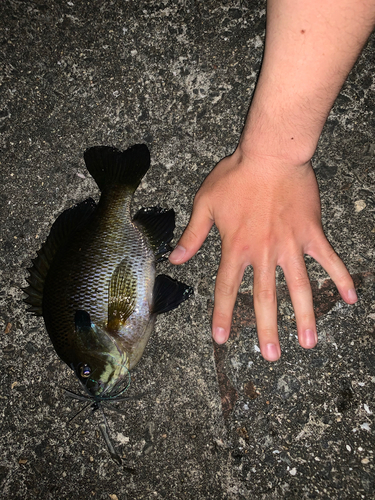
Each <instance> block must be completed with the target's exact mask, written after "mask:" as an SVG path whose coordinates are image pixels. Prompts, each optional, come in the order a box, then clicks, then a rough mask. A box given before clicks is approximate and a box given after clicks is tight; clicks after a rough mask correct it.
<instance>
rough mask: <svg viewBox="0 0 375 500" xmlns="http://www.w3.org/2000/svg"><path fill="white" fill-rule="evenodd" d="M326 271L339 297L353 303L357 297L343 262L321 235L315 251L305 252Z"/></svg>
mask: <svg viewBox="0 0 375 500" xmlns="http://www.w3.org/2000/svg"><path fill="white" fill-rule="evenodd" d="M307 253H308V255H310V256H311V257H313V258H314V259H315V260H316V261H317V262H319V264H320V265H321V266H322V267H323V268H324V269H325V270H326V271H327V273H328V274H329V275H330V277H331V278H332V280H333V281H334V283H335V285H336V287H337V289H338V291H339V293H340V295H341V297H342V298H343V300H345V302H346V303H347V304H355V302H357V300H358V297H357V293H356V291H355V286H354V282H353V279H352V277H351V276H350V274H349V271H348V270H347V269H346V266H345V264H344V263H343V261H342V260H341V259H340V257H339V256H338V255H337V253H336V252H335V251H334V249H333V248H332V246H331V245H330V243H329V242H328V240H327V239H326V237H325V236H324V235H323V237H322V240H321V241H320V242H319V246H318V247H317V248H316V250H315V251H309V252H307Z"/></svg>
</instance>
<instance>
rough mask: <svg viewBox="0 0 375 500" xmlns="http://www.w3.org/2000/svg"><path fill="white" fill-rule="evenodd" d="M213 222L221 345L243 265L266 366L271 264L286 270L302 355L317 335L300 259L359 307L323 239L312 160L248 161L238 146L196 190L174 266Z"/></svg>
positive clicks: (273, 303) (275, 354) (270, 343)
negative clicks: (248, 271) (217, 240)
mask: <svg viewBox="0 0 375 500" xmlns="http://www.w3.org/2000/svg"><path fill="white" fill-rule="evenodd" d="M213 224H216V226H217V228H218V230H219V232H220V236H221V242H222V254H221V260H220V266H219V270H218V273H217V278H216V285H215V304H214V312H213V318H212V334H213V338H214V340H215V341H216V342H217V343H218V344H222V343H224V342H226V341H227V340H228V337H229V333H230V326H231V321H232V314H233V307H234V303H235V300H236V296H237V291H238V289H239V286H240V283H241V281H242V277H243V273H244V270H245V268H246V267H247V266H248V265H251V266H252V267H253V270H254V286H253V293H254V309H255V316H256V324H257V331H258V338H259V345H260V350H261V353H262V355H263V357H264V358H265V359H267V360H269V361H275V360H277V359H278V358H279V357H280V355H281V351H280V344H279V339H278V331H277V300H276V283H275V270H276V266H278V265H279V266H280V267H281V268H282V269H283V271H284V275H285V279H286V282H287V285H288V288H289V292H290V296H291V299H292V304H293V307H294V311H295V317H296V322H297V332H298V339H299V343H300V344H301V346H302V347H304V348H306V349H310V348H312V347H314V346H315V345H316V343H317V333H316V324H315V316H314V310H313V300H312V292H311V287H310V281H309V278H308V275H307V270H306V266H305V261H304V254H308V255H310V256H311V257H313V258H314V259H315V260H317V261H318V262H319V263H320V264H321V265H322V267H323V268H324V269H325V270H326V271H327V272H328V274H329V275H330V276H331V278H332V279H333V281H334V283H335V284H336V286H337V288H338V290H339V292H340V295H341V297H342V298H343V299H344V300H345V302H347V303H349V304H353V303H355V302H356V301H357V295H356V292H355V288H354V283H353V280H352V278H351V277H350V274H349V272H348V271H347V269H346V267H345V265H344V263H343V262H342V261H341V259H340V258H339V257H338V255H337V254H336V253H335V251H334V250H333V248H332V247H331V245H330V244H329V242H328V240H327V239H326V237H325V235H324V233H323V229H322V225H321V215H320V200H319V190H318V185H317V181H316V178H315V174H314V171H313V169H312V166H311V163H310V162H308V163H305V164H303V165H289V164H287V162H285V161H284V162H283V161H279V160H276V159H274V158H269V157H255V156H246V155H245V154H244V153H243V152H242V150H241V147H240V146H239V147H238V148H237V150H236V151H235V153H234V154H233V155H232V156H229V157H227V158H224V159H223V160H221V161H220V162H219V163H218V164H217V165H216V167H215V168H214V169H213V170H212V172H211V173H210V174H209V175H208V177H207V178H206V180H205V181H204V183H203V184H202V186H201V188H200V189H199V191H198V192H197V194H196V196H195V200H194V206H193V211H192V215H191V219H190V222H189V224H188V226H187V227H186V229H185V231H184V233H183V235H182V237H181V238H180V241H179V242H178V245H177V247H176V248H175V250H174V251H173V252H172V253H171V255H170V261H171V262H172V264H182V263H184V262H186V261H187V260H189V259H190V258H191V257H192V256H193V255H194V254H195V253H196V252H197V251H198V250H199V248H200V247H201V245H202V243H203V242H204V240H205V239H206V237H207V235H208V233H209V231H210V229H211V227H212V225H213Z"/></svg>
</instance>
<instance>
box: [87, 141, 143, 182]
mask: <svg viewBox="0 0 375 500" xmlns="http://www.w3.org/2000/svg"><path fill="white" fill-rule="evenodd" d="M84 158H85V162H86V167H87V170H88V171H89V172H90V174H91V175H92V176H93V177H94V179H95V182H96V183H97V185H98V186H99V189H100V190H101V191H103V189H105V188H107V187H111V186H119V185H122V186H128V187H129V188H130V189H131V190H132V191H135V190H136V189H137V187H138V185H139V183H140V182H141V180H142V177H143V176H144V175H145V174H146V172H147V170H148V169H149V168H150V153H149V150H148V148H147V146H146V144H135V145H134V146H131V147H130V148H128V149H127V150H126V151H119V150H118V149H116V148H111V147H109V146H95V147H93V148H89V149H87V150H86V151H85V153H84Z"/></svg>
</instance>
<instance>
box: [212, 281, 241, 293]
mask: <svg viewBox="0 0 375 500" xmlns="http://www.w3.org/2000/svg"><path fill="white" fill-rule="evenodd" d="M215 293H219V294H220V295H222V296H224V297H232V296H233V295H234V294H236V293H237V290H236V287H235V286H234V284H233V283H228V282H227V281H223V280H217V281H216V286H215Z"/></svg>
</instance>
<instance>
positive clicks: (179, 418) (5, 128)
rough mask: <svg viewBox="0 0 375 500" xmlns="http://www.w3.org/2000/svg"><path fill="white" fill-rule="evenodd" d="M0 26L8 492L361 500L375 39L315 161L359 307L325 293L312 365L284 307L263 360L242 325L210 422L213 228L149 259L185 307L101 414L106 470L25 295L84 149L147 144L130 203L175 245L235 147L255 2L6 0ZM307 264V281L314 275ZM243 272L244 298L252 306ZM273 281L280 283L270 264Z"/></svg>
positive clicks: (162, 321) (373, 292) (67, 202)
mask: <svg viewBox="0 0 375 500" xmlns="http://www.w3.org/2000/svg"><path fill="white" fill-rule="evenodd" d="M0 24H1V28H2V29H1V33H0V36H1V48H0V58H1V82H0V83H1V87H0V134H1V135H0V146H1V160H0V161H1V170H0V172H1V184H0V189H1V196H0V224H1V226H0V227H1V229H0V243H1V253H0V259H1V288H0V304H1V310H0V367H1V368H0V375H1V389H2V390H1V393H0V398H1V418H2V420H1V426H2V427H1V437H0V442H1V450H2V453H1V454H0V480H1V486H0V488H1V492H2V493H1V495H2V497H3V498H14V499H33V498H37V499H52V498H53V499H72V498H74V499H89V498H93V499H103V500H104V499H109V498H112V499H115V498H116V496H117V498H118V499H119V500H124V499H128V500H133V499H134V500H138V499H151V498H155V499H157V498H165V499H192V498H194V499H215V500H219V499H220V500H221V499H264V500H268V499H278V498H288V499H303V498H304V499H312V498H319V499H321V498H324V499H357V498H364V499H367V498H374V496H375V473H374V452H375V438H374V414H375V397H374V389H375V354H374V343H375V333H374V323H375V308H374V304H375V285H374V279H373V271H374V267H375V266H374V240H375V225H374V209H375V199H374V185H375V179H374V163H375V157H374V155H375V141H374V129H375V117H374V109H375V98H374V89H375V85H374V78H373V74H374V69H375V62H374V61H375V58H374V54H375V38H374V37H372V38H371V39H370V41H369V43H368V44H367V46H366V48H365V50H364V52H363V54H362V56H361V57H360V59H359V61H358V62H357V64H356V66H355V68H354V69H353V71H352V72H351V74H350V76H349V78H348V81H347V82H346V84H345V85H344V87H343V89H342V92H341V94H340V96H339V98H338V100H337V102H336V104H335V106H334V108H333V110H332V113H331V115H330V117H329V119H328V122H327V124H326V126H325V128H324V131H323V135H322V138H321V140H320V143H319V146H318V149H317V152H316V154H315V157H314V166H315V168H316V173H317V177H318V181H319V185H320V189H321V196H322V209H323V223H324V229H325V231H326V233H327V236H328V238H329V240H330V241H331V243H332V244H333V246H334V247H335V249H336V250H337V251H338V253H339V254H340V255H341V256H342V258H343V259H344V261H345V263H346V264H347V266H348V268H349V270H350V272H352V273H357V274H361V276H364V278H363V280H362V282H361V285H360V290H359V297H360V300H359V302H358V304H356V305H355V306H348V305H346V304H344V303H343V302H342V301H340V300H338V301H337V303H335V305H334V307H332V308H331V309H330V310H329V311H328V312H326V313H324V314H323V315H322V316H321V317H320V318H319V319H318V329H319V340H320V342H319V345H318V347H317V348H316V349H314V350H312V351H308V352H307V351H304V350H303V349H302V348H300V347H299V345H298V342H297V339H296V332H295V325H294V322H293V311H292V308H291V304H290V301H288V298H287V297H284V298H283V299H282V301H281V303H280V304H279V312H280V321H279V327H280V336H281V343H282V349H283V356H282V358H281V360H280V361H278V362H277V363H275V364H269V363H268V362H266V361H264V360H263V359H262V358H261V356H260V353H259V350H258V349H257V339H256V331H255V328H254V325H249V326H248V327H246V326H243V327H242V328H241V329H240V331H239V336H238V338H236V339H232V340H231V341H230V342H229V343H228V345H227V351H226V358H225V367H224V368H225V370H226V373H227V374H228V378H229V380H230V382H231V384H233V387H234V389H235V391H236V392H237V394H238V398H237V401H236V403H235V405H234V407H233V410H232V411H231V413H230V415H229V417H228V418H227V419H224V417H223V413H222V407H221V399H220V394H221V393H220V386H219V382H218V376H217V372H216V365H215V360H214V355H213V346H212V342H211V338H210V316H209V309H208V307H207V301H210V300H212V298H213V289H214V279H215V276H216V272H217V265H218V262H219V256H220V241H219V238H218V233H217V231H216V230H213V231H212V232H211V234H210V236H209V237H208V239H207V241H206V243H205V244H204V245H203V247H202V249H201V250H200V252H199V253H198V255H197V256H196V257H194V258H193V259H192V260H191V262H189V263H187V264H186V265H184V266H182V267H178V268H173V267H172V266H171V265H169V264H168V263H163V264H162V265H161V266H160V269H161V270H162V271H163V272H167V273H168V274H170V275H172V276H173V277H175V278H178V279H181V280H183V281H185V282H186V283H189V284H193V285H194V288H195V295H194V297H193V298H191V299H190V300H189V302H188V303H185V304H183V305H182V306H181V307H180V308H179V309H178V310H176V311H173V312H171V313H168V314H166V315H164V316H162V317H160V318H159V320H158V322H157V325H156V328H155V331H154V333H153V335H152V337H151V340H150V342H149V345H148V347H147V349H146V351H145V354H144V356H143V358H142V360H141V362H140V363H139V365H138V366H137V367H136V369H135V370H134V372H133V373H132V385H131V388H130V390H129V396H134V397H136V399H133V400H129V402H127V403H126V404H125V403H123V404H122V405H121V406H120V409H121V410H122V412H123V413H121V414H120V413H118V412H111V413H110V412H108V413H107V417H108V421H109V426H110V429H111V435H112V438H113V441H114V444H115V446H116V449H117V450H119V451H120V453H121V455H122V456H123V465H122V466H121V467H119V466H118V465H117V464H116V463H115V462H113V461H112V460H111V459H110V457H109V455H108V452H107V450H106V448H105V444H104V442H103V440H102V437H101V436H100V434H99V431H98V425H97V424H98V422H100V415H99V414H93V415H92V416H90V413H89V412H87V413H82V414H81V415H79V416H78V417H77V419H76V420H75V421H74V422H73V423H71V424H69V419H70V418H71V417H72V416H74V415H75V413H76V412H77V411H78V410H79V409H80V408H81V405H79V404H78V403H75V402H73V401H71V400H69V399H67V398H66V396H65V395H64V391H63V389H62V388H63V387H69V388H70V389H72V390H77V389H78V386H77V383H76V381H75V379H74V376H73V375H72V374H71V373H70V370H69V369H68V368H67V367H66V366H65V365H64V364H63V363H62V362H61V361H60V360H59V359H58V358H57V356H56V354H55V352H54V350H53V348H52V346H51V344H50V342H49V339H48V336H47V334H46V332H45V329H44V326H43V322H42V321H41V320H40V319H38V318H33V317H31V316H28V315H26V312H25V307H24V304H23V303H22V292H21V290H20V287H21V286H25V285H26V282H25V276H26V274H27V273H26V268H27V267H28V266H29V265H30V259H31V258H32V257H34V256H35V252H36V251H37V250H38V248H39V247H40V245H41V242H42V241H44V239H45V237H46V236H47V234H48V231H49V228H50V226H51V224H52V222H53V221H54V220H55V218H56V216H57V215H58V214H59V213H60V212H61V211H62V210H64V209H65V208H67V207H69V206H71V205H73V204H74V203H76V202H78V201H80V200H82V199H85V198H87V197H88V196H94V197H97V196H98V191H97V188H96V186H95V183H94V181H93V180H92V179H91V178H90V177H89V176H88V174H87V172H86V171H85V167H84V163H83V156H82V154H83V151H84V150H85V149H86V148H87V147H89V146H92V145H99V144H107V145H113V146H116V147H118V148H126V147H128V146H129V145H131V144H133V143H136V142H145V143H147V144H148V146H149V147H150V150H151V157H152V169H151V170H150V171H149V173H148V174H147V176H146V177H145V179H144V180H143V182H142V184H141V186H140V188H139V189H138V191H137V194H136V197H135V200H134V209H137V208H138V207H139V206H142V205H144V206H152V205H156V204H159V205H161V206H164V207H170V208H172V207H173V208H174V209H175V211H176V224H177V227H176V236H177V237H178V236H179V235H180V234H181V232H182V230H183V228H184V226H185V225H186V223H187V222H188V219H189V214H190V210H191V207H192V202H193V198H194V194H195V192H196V191H197V189H198V187H199V186H200V184H201V182H202V181H203V179H204V178H205V176H206V175H207V174H208V172H209V171H210V170H211V169H212V168H213V166H214V165H215V164H216V162H217V161H219V160H220V159H221V158H222V157H223V156H225V155H227V154H229V153H231V152H232V151H233V150H234V148H235V146H236V143H237V141H238V138H239V135H240V132H241V129H242V126H243V123H244V120H245V117H246V112H247V108H248V105H249V102H250V98H251V95H252V92H253V90H254V85H255V82H256V78H257V75H258V72H259V68H260V62H261V57H262V49H263V39H264V27H265V2H264V1H262V0H255V1H253V2H247V1H241V2H239V1H237V2H236V1H233V2H229V1H224V0H222V1H213V0H208V1H206V2H203V1H200V0H184V1H182V0H180V1H174V2H172V1H171V0H160V1H158V2H156V1H154V0H149V1H145V0H138V1H134V0H112V1H107V2H102V1H99V0H92V1H82V2H78V1H76V0H72V1H64V2H58V1H56V0H35V1H33V2H26V1H20V0H17V1H16V0H3V1H2V2H1V3H0ZM306 262H307V266H308V269H309V272H310V276H311V279H312V280H315V281H317V282H319V280H320V282H323V281H324V280H325V279H326V278H327V276H326V274H325V273H324V271H323V270H322V269H321V268H320V266H319V265H318V264H317V263H315V262H314V261H313V260H312V259H306ZM371 272H372V274H371ZM366 273H367V274H366ZM251 276H252V274H251V271H250V270H249V271H247V272H246V274H245V278H244V282H243V285H242V286H241V291H242V292H247V293H251ZM277 280H278V286H283V283H284V280H283V275H282V273H281V271H280V272H279V273H278V277H277ZM111 495H112V497H111ZM114 495H116V496H114Z"/></svg>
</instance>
